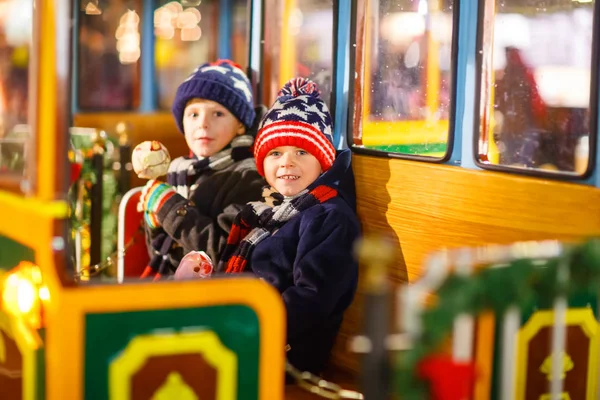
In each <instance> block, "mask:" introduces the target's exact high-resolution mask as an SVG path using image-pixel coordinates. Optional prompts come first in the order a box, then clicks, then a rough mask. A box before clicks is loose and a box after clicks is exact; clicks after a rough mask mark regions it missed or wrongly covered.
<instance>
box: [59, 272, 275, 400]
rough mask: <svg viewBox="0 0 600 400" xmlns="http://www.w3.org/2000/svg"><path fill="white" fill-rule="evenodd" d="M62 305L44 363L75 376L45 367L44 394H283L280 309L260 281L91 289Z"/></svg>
mask: <svg viewBox="0 0 600 400" xmlns="http://www.w3.org/2000/svg"><path fill="white" fill-rule="evenodd" d="M60 304H61V309H62V311H60V312H59V313H58V314H57V317H58V319H57V320H56V321H54V324H53V325H52V326H53V329H54V328H56V329H54V330H53V332H54V333H53V336H52V338H53V339H52V340H51V341H49V343H48V350H47V351H48V352H49V353H50V354H49V355H48V357H49V359H50V360H51V361H52V363H53V364H52V365H54V366H58V365H67V364H68V365H71V367H72V368H73V370H71V371H67V370H62V371H59V370H50V369H49V377H48V387H49V393H50V397H49V398H57V399H58V398H61V397H60V395H61V394H62V395H64V394H65V393H67V394H68V395H69V396H71V397H69V398H74V399H79V398H85V399H111V400H136V399H154V400H162V399H165V400H166V399H180V400H196V399H201V400H207V399H214V400H236V399H239V400H255V399H256V400H279V399H282V398H283V392H284V390H283V389H284V360H285V324H284V320H285V318H284V316H285V310H284V307H283V303H282V300H281V296H280V295H279V293H277V292H276V291H275V290H274V289H273V288H272V287H271V286H270V285H268V284H266V283H265V282H262V281H260V280H258V279H252V278H244V277H240V278H228V279H210V280H206V281H201V280H195V281H170V282H159V283H151V282H138V283H134V284H125V285H100V286H96V285H93V286H90V287H87V288H86V287H79V288H73V289H65V290H64V292H63V293H62V294H61V301H60ZM59 359H60V360H59ZM59 361H60V362H59ZM48 368H49V366H48ZM53 377H54V378H53Z"/></svg>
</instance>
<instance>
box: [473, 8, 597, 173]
mask: <svg viewBox="0 0 600 400" xmlns="http://www.w3.org/2000/svg"><path fill="white" fill-rule="evenodd" d="M594 7H595V1H594V0H586V1H583V0H579V1H575V0H553V1H552V2H548V1H547V0H522V1H516V0H510V1H505V0H498V1H494V0H487V1H486V2H485V5H484V9H483V18H484V20H483V24H482V26H483V30H482V32H481V43H482V49H481V57H482V67H481V71H482V74H481V83H480V104H479V107H480V113H479V128H480V137H479V145H478V158H479V161H480V162H482V163H483V164H484V165H486V164H488V165H489V164H495V165H504V166H509V167H513V168H519V169H529V170H531V169H541V170H548V171H556V172H566V173H570V174H583V173H585V171H586V169H587V166H588V158H589V143H588V141H589V134H590V87H591V82H590V76H591V65H592V58H591V57H592V46H593V43H592V25H593V19H594V17H593V15H594Z"/></svg>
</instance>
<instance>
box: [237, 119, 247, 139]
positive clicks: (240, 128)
mask: <svg viewBox="0 0 600 400" xmlns="http://www.w3.org/2000/svg"><path fill="white" fill-rule="evenodd" d="M235 133H236V135H238V136H240V135H243V134H244V133H246V127H245V126H244V124H242V123H241V122H238V128H237V131H235Z"/></svg>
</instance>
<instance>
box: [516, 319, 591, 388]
mask: <svg viewBox="0 0 600 400" xmlns="http://www.w3.org/2000/svg"><path fill="white" fill-rule="evenodd" d="M553 324H554V311H537V312H535V313H534V314H533V315H532V316H531V318H529V320H528V321H527V323H526V324H525V326H523V327H522V328H521V329H520V330H519V333H518V349H517V376H516V383H515V399H516V400H524V399H525V374H526V371H527V359H528V357H527V351H526V349H527V344H528V343H529V341H530V340H531V338H533V336H534V335H535V334H536V333H537V332H538V331H539V330H540V329H541V328H543V327H546V326H552V325H553ZM565 324H566V325H577V326H581V327H582V329H583V331H584V332H585V334H586V335H587V336H588V337H589V338H590V349H589V353H590V357H589V360H588V374H587V382H588V386H587V391H586V399H587V400H593V399H595V398H596V390H597V384H598V382H597V377H598V375H597V374H598V364H597V361H598V321H596V318H595V317H594V313H593V312H592V309H591V308H579V309H568V310H567V313H566V316H565Z"/></svg>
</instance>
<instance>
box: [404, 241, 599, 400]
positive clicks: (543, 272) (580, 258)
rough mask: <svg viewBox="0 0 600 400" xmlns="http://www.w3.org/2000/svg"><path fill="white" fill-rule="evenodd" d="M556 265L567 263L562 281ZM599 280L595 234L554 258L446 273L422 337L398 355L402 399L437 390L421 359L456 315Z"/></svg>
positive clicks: (526, 301) (592, 285)
mask: <svg viewBox="0 0 600 400" xmlns="http://www.w3.org/2000/svg"><path fill="white" fill-rule="evenodd" d="M559 266H563V267H567V268H568V269H569V277H570V278H569V280H568V281H567V282H564V283H560V282H559V280H558V279H557V274H558V271H559ZM599 284H600V239H592V240H589V241H587V242H585V243H583V244H581V245H578V246H573V247H568V248H566V249H565V250H564V252H563V254H561V256H559V257H555V258H549V259H546V260H532V259H520V260H516V261H513V262H511V263H510V264H509V265H506V266H503V267H499V268H485V269H482V270H480V271H478V272H477V273H475V274H474V275H472V276H460V275H457V274H450V276H449V277H448V278H447V279H446V280H445V282H444V283H443V284H442V286H441V287H440V288H439V290H438V291H437V297H438V301H437V302H436V305H435V306H433V307H431V308H428V309H427V310H425V311H424V312H423V313H422V315H421V324H422V327H423V328H422V334H421V337H420V338H419V340H418V341H417V342H416V343H414V344H413V347H412V348H411V349H410V350H407V351H405V352H402V353H400V354H399V355H398V359H397V362H396V372H395V376H396V380H395V384H396V385H395V389H396V391H397V393H398V394H399V395H401V397H402V399H405V400H423V399H431V398H432V393H433V392H435V391H436V390H435V388H433V387H432V384H431V382H429V381H428V380H427V379H426V377H425V375H427V374H426V373H425V371H424V368H423V367H424V362H426V361H427V360H431V359H432V357H435V355H436V354H438V352H439V350H440V348H441V346H442V345H443V344H444V342H445V341H446V340H447V338H448V336H449V335H450V334H451V332H452V329H453V324H454V319H455V318H456V317H457V316H458V315H460V314H469V315H477V314H479V313H481V312H482V311H484V310H492V311H493V312H494V313H495V314H496V315H502V314H503V313H504V312H505V311H506V310H507V309H508V308H509V307H511V306H515V305H516V306H518V307H519V308H520V309H521V310H524V309H527V308H528V307H532V306H533V305H534V303H535V301H536V300H537V299H538V298H540V297H542V298H544V299H556V298H558V297H561V296H570V295H572V294H574V293H576V292H581V291H592V290H593V291H594V292H596V291H597V289H598V285H599ZM438 361H439V360H438ZM438 365H439V366H442V365H441V364H438ZM442 368H443V366H442Z"/></svg>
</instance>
